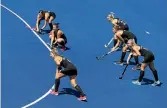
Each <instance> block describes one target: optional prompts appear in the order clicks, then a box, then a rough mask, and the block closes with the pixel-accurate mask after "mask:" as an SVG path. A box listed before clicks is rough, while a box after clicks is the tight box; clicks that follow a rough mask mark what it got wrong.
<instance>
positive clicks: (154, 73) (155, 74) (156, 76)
mask: <svg viewBox="0 0 167 108" xmlns="http://www.w3.org/2000/svg"><path fill="white" fill-rule="evenodd" d="M153 75H154V78H155V81H158V74H157V70H154V71H153Z"/></svg>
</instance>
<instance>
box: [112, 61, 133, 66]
mask: <svg viewBox="0 0 167 108" xmlns="http://www.w3.org/2000/svg"><path fill="white" fill-rule="evenodd" d="M114 62H115V63H116V62H118V61H114ZM123 65H127V63H126V61H125V60H124V61H123ZM129 65H136V63H135V62H132V61H130V62H129Z"/></svg>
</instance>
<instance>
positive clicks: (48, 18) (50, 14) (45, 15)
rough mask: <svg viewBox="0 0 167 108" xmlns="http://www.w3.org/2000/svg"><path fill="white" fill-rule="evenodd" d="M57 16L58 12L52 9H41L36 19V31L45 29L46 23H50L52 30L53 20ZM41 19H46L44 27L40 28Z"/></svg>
mask: <svg viewBox="0 0 167 108" xmlns="http://www.w3.org/2000/svg"><path fill="white" fill-rule="evenodd" d="M55 18H56V14H55V13H54V12H50V11H44V10H40V11H39V13H38V16H37V21H36V31H37V32H41V30H43V29H44V28H45V27H46V25H47V24H48V23H49V26H50V30H52V28H53V27H52V21H53V20H54V19H55ZM41 20H45V22H44V25H43V27H42V28H41V29H40V28H39V25H40V22H41Z"/></svg>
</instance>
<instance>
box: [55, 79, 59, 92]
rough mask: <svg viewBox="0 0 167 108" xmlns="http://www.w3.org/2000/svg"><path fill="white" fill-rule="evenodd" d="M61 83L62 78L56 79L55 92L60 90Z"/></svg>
mask: <svg viewBox="0 0 167 108" xmlns="http://www.w3.org/2000/svg"><path fill="white" fill-rule="evenodd" d="M59 85H60V79H55V92H57V91H58V89H59Z"/></svg>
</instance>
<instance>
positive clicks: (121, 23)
mask: <svg viewBox="0 0 167 108" xmlns="http://www.w3.org/2000/svg"><path fill="white" fill-rule="evenodd" d="M107 19H108V21H109V22H111V23H112V24H113V27H114V26H117V27H119V29H120V30H126V31H128V30H129V26H128V24H127V23H126V22H125V21H124V20H121V19H120V18H115V16H114V15H113V14H112V13H111V14H109V15H108V16H107ZM117 41H118V39H117V37H116V36H115V35H114V46H115V45H116V44H117ZM121 46H122V44H121V45H120V47H121Z"/></svg>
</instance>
